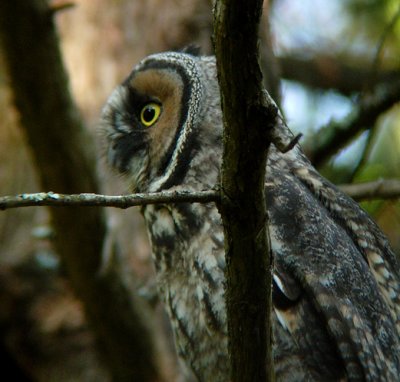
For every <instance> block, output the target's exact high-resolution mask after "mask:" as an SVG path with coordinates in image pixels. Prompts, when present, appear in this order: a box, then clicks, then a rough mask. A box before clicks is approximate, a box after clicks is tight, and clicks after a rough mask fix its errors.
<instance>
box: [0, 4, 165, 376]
mask: <svg viewBox="0 0 400 382" xmlns="http://www.w3.org/2000/svg"><path fill="white" fill-rule="evenodd" d="M53 14H54V12H53V11H52V10H51V9H50V8H49V6H48V2H47V1H45V0H14V1H1V2H0V37H1V40H2V44H3V53H4V57H5V61H6V63H7V66H8V69H9V76H10V80H11V85H12V88H13V91H14V98H15V103H16V106H17V108H18V110H19V112H20V116H21V122H22V126H23V128H24V130H25V133H26V136H27V138H28V141H29V143H30V146H31V148H32V151H33V154H34V158H35V160H36V164H37V169H38V171H39V176H40V179H41V184H42V187H43V188H44V189H46V190H53V191H55V192H65V193H74V192H75V193H76V192H97V191H98V189H99V186H98V180H97V179H96V175H95V174H96V166H95V155H94V145H93V142H92V140H91V138H90V137H89V135H88V133H87V131H86V130H85V129H84V126H83V122H82V120H81V118H80V116H79V113H78V111H77V108H76V106H75V105H74V103H73V101H72V99H71V95H70V93H69V91H68V79H67V74H66V72H65V69H64V66H63V62H62V58H61V53H60V50H59V41H58V37H57V35H56V31H55V27H54V23H53V19H52V17H53ZM51 216H52V220H53V224H54V227H55V230H56V233H57V237H56V247H57V251H58V253H59V254H60V255H61V257H62V259H63V262H64V263H65V265H66V268H67V271H68V273H69V276H70V279H71V282H72V285H73V287H74V289H75V291H76V292H77V294H78V295H79V296H80V297H81V299H82V300H83V302H84V305H85V309H86V313H87V317H88V319H89V321H90V324H91V325H92V327H93V328H94V329H95V332H96V334H97V338H98V342H99V345H100V346H99V348H100V349H101V350H102V353H103V356H104V361H105V362H107V363H108V364H109V366H110V369H111V373H112V374H113V379H114V380H115V381H132V380H135V379H136V380H140V381H155V380H159V378H160V377H159V372H158V370H157V365H156V361H155V358H154V352H153V343H152V341H151V340H150V337H149V335H147V333H149V331H148V330H147V326H146V325H145V324H144V320H143V319H141V313H140V310H138V309H137V306H136V305H135V304H134V302H133V297H132V296H131V294H130V291H128V290H127V289H126V287H125V286H124V284H123V281H122V280H121V279H120V277H119V275H113V274H110V273H108V274H100V272H99V271H100V268H101V260H102V259H101V253H102V251H103V246H104V242H105V237H106V224H105V217H104V211H103V210H102V209H100V208H87V209H85V210H82V209H79V208H77V207H74V208H65V209H52V210H51ZM136 303H138V301H136Z"/></svg>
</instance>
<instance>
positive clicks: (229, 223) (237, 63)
mask: <svg viewBox="0 0 400 382" xmlns="http://www.w3.org/2000/svg"><path fill="white" fill-rule="evenodd" d="M261 10H262V1H260V0H249V1H235V0H221V1H217V2H216V6H215V9H214V43H215V53H216V56H217V67H218V79H219V83H220V88H221V102H222V109H223V115H224V154H223V165H222V178H221V206H220V212H221V215H222V219H223V224H224V233H225V249H226V261H227V270H226V278H227V285H226V304H227V317H228V333H229V353H230V359H231V380H232V381H234V382H239V381H240V382H245V381H271V380H272V378H273V367H272V352H271V321H270V311H271V267H272V259H271V256H270V246H269V239H268V234H267V232H268V230H267V213H266V203H265V196H264V183H265V168H266V158H267V149H268V146H269V140H268V131H269V127H272V126H273V123H274V122H275V117H276V109H274V108H272V107H271V105H268V104H266V100H265V99H264V97H263V94H264V93H263V88H262V75H261V70H260V67H259V64H258V26H259V22H260V16H261Z"/></svg>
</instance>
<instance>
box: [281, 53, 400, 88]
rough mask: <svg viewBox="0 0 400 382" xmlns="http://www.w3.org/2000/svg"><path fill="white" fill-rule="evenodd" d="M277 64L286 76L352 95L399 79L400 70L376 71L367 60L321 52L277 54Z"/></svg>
mask: <svg viewBox="0 0 400 382" xmlns="http://www.w3.org/2000/svg"><path fill="white" fill-rule="evenodd" d="M278 63H279V66H280V69H281V75H282V77H283V78H285V79H287V80H291V81H296V82H300V83H302V84H303V85H306V86H309V87H311V88H318V89H326V90H331V89H335V90H336V91H338V92H340V93H342V94H344V95H347V96H348V95H351V94H354V93H357V92H361V91H363V90H365V88H366V87H367V86H368V85H371V78H372V77H373V80H374V83H375V84H377V83H390V82H393V81H398V80H400V73H399V71H398V70H390V69H379V70H378V71H376V73H374V75H373V72H372V70H371V68H370V66H369V65H365V60H361V59H359V58H358V59H357V58H352V57H350V58H347V59H344V60H343V59H342V58H341V57H334V56H328V55H322V54H316V55H315V56H313V57H311V58H302V57H300V56H296V55H287V56H280V57H278Z"/></svg>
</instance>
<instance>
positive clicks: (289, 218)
mask: <svg viewBox="0 0 400 382" xmlns="http://www.w3.org/2000/svg"><path fill="white" fill-rule="evenodd" d="M219 97H220V96H219V88H218V82H217V78H216V65H215V59H214V58H213V57H203V56H195V55H192V54H190V53H175V52H169V53H162V54H156V55H152V56H149V57H147V58H145V59H144V60H143V61H142V62H140V63H139V64H138V65H137V66H136V67H135V68H134V69H133V71H132V73H131V74H130V75H129V76H128V78H127V79H126V80H125V81H124V82H123V83H122V84H121V85H120V86H118V87H117V88H116V90H115V91H114V92H113V93H112V95H111V97H110V98H109V100H108V102H107V104H106V106H105V107H104V110H103V132H104V137H105V146H106V153H107V158H108V162H109V164H110V165H111V167H113V168H114V169H116V170H117V171H118V172H120V173H122V174H124V175H125V177H126V179H127V181H128V183H129V187H130V191H132V192H155V191H161V190H186V191H199V190H206V189H210V188H212V187H214V186H215V185H216V184H218V181H219V169H220V165H221V156H222V117H221V107H220V98H219ZM278 122H279V121H278V120H277V123H278ZM281 128H282V134H286V135H287V137H289V138H290V137H291V133H290V131H289V130H288V129H287V128H286V127H285V125H284V124H283V123H282V127H281ZM249 197H251V195H249ZM266 198H267V208H268V213H269V216H270V222H269V234H270V237H271V246H272V251H273V254H274V258H275V268H274V273H273V303H274V309H273V329H274V330H273V331H274V358H275V368H276V376H277V379H278V380H281V381H329V380H350V381H361V380H365V381H396V380H399V378H400V377H399V375H400V349H399V330H400V321H399V318H400V305H399V291H400V283H399V280H400V278H399V267H398V263H397V260H396V258H395V255H394V254H393V252H392V250H391V248H390V246H389V244H388V242H387V240H386V238H385V237H384V235H383V234H382V233H381V231H380V230H379V228H378V227H377V226H376V224H375V223H374V222H373V221H372V220H371V219H370V218H369V217H368V215H367V214H366V213H365V212H364V211H363V210H362V209H361V208H360V207H359V206H358V205H357V204H356V203H355V202H354V201H352V200H351V199H350V198H348V197H347V196H345V195H344V194H342V193H341V192H340V191H339V190H338V189H337V188H336V187H335V186H334V185H332V184H331V183H329V182H328V181H327V180H325V179H324V178H322V177H321V176H320V175H319V174H318V172H317V171H316V170H315V169H314V168H313V167H312V165H311V164H310V163H309V161H308V160H307V158H305V156H304V155H303V153H302V151H301V149H300V148H299V147H298V146H296V147H294V149H293V150H291V151H289V152H288V153H285V154H283V153H280V152H279V151H278V150H276V149H275V148H274V146H272V147H271V149H270V152H269V156H268V162H267V180H266ZM143 214H144V218H145V221H146V224H147V228H148V232H149V237H150V241H151V246H152V253H153V259H154V264H155V267H156V270H157V281H158V287H159V293H160V296H161V297H162V300H163V301H164V304H165V308H166V310H167V312H168V314H169V317H170V320H171V325H172V328H173V332H174V336H175V343H176V349H177V352H178V354H179V355H180V357H181V358H182V359H183V360H184V361H185V362H186V364H187V365H188V366H189V367H190V368H191V370H192V371H193V373H194V375H195V376H196V377H197V378H198V380H199V381H227V380H228V379H229V377H228V375H229V363H228V354H227V326H226V313H225V302H224V291H223V287H224V269H225V256H224V238H223V230H222V225H221V218H220V216H219V214H218V211H217V209H216V207H215V205H214V204H212V203H210V204H189V203H175V204H173V203H171V204H165V205H149V206H146V207H144V209H143Z"/></svg>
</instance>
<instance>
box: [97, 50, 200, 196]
mask: <svg viewBox="0 0 400 382" xmlns="http://www.w3.org/2000/svg"><path fill="white" fill-rule="evenodd" d="M204 65H206V66H207V63H206V61H204V60H203V61H202V59H201V58H199V57H195V56H193V55H191V54H186V53H173V52H169V53H162V54H157V55H153V56H149V57H147V58H146V59H144V60H143V61H142V62H140V63H139V64H138V65H137V66H136V67H135V68H134V70H133V71H132V73H131V74H130V75H129V76H128V78H127V79H126V80H125V81H124V82H123V83H122V84H121V85H120V86H119V87H117V88H116V90H115V91H114V92H113V93H112V95H111V97H110V98H109V100H108V102H107V104H106V106H105V107H104V109H103V116H102V120H103V131H104V132H105V135H106V142H107V148H106V151H107V158H108V162H109V164H110V165H111V166H112V167H113V168H115V169H116V170H117V171H119V172H120V173H122V174H125V175H127V176H128V179H129V181H130V185H131V189H132V191H134V192H137V191H141V192H145V191H159V190H161V189H166V188H170V187H171V186H173V185H175V184H178V183H179V182H180V181H181V180H182V177H183V176H184V175H185V173H186V172H187V170H188V167H189V165H190V161H191V158H192V157H193V154H194V151H195V150H196V146H198V145H199V139H198V138H199V135H201V125H202V124H201V122H202V121H203V120H204V118H205V117H204V110H203V109H204V108H203V107H202V105H203V104H204V89H203V83H204V81H205V78H204V77H205V76H204V74H203V72H204Z"/></svg>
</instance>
